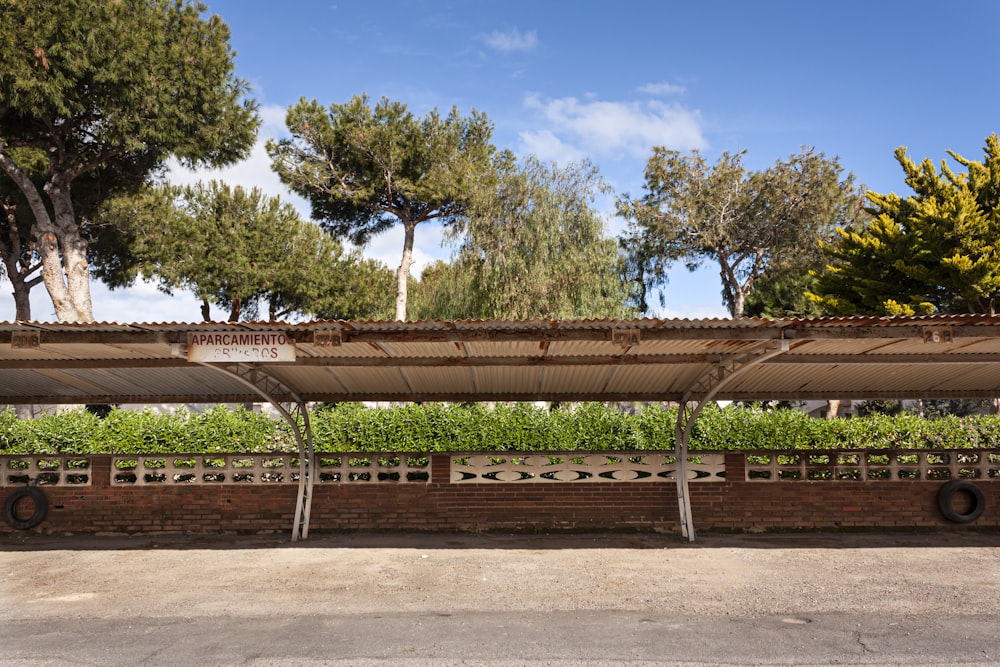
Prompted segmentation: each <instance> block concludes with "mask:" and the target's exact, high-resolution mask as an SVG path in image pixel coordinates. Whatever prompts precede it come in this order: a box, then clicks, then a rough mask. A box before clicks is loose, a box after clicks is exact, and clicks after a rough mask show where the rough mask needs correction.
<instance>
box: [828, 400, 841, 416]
mask: <svg viewBox="0 0 1000 667" xmlns="http://www.w3.org/2000/svg"><path fill="white" fill-rule="evenodd" d="M839 416H840V399H839V398H831V399H829V400H828V401H827V402H826V418H827V419H836V418H837V417H839Z"/></svg>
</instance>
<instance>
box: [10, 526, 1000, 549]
mask: <svg viewBox="0 0 1000 667" xmlns="http://www.w3.org/2000/svg"><path fill="white" fill-rule="evenodd" d="M921 547H924V548H948V547H955V548H959V547H1000V531H997V530H988V531H987V530H984V531H976V530H963V531H919V532H914V531H889V532H886V531H879V532H796V533H761V534H711V533H706V534H702V535H698V539H697V541H696V542H694V543H689V542H686V541H684V540H683V539H682V538H681V537H680V536H679V535H664V534H658V533H614V532H605V533H545V534H511V533H424V532H345V533H313V534H311V535H310V536H309V538H308V539H306V540H300V541H298V542H292V541H291V539H290V537H289V535H288V534H287V533H282V534H272V535H139V536H93V535H40V534H38V533H32V532H25V533H4V534H3V535H0V551H101V550H108V551H119V550H142V549H175V550H176V549H213V550H220V551H224V550H229V549H522V550H552V549H725V548H732V549H796V548H802V549H817V548H819V549H882V548H921Z"/></svg>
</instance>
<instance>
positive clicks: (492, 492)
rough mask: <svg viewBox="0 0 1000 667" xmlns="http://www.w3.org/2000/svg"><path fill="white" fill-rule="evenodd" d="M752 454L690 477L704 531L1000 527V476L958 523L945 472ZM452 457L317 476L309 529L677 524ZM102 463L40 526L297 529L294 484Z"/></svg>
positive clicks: (610, 485)
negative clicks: (979, 510)
mask: <svg viewBox="0 0 1000 667" xmlns="http://www.w3.org/2000/svg"><path fill="white" fill-rule="evenodd" d="M743 461H744V458H743V455H742V454H727V456H726V471H727V480H729V481H726V482H712V483H692V484H691V485H690V488H691V503H692V512H693V516H694V526H695V529H696V530H697V531H699V532H713V531H726V532H731V531H737V532H740V531H752V532H757V531H769V530H802V529H878V528H882V529H884V528H890V529H904V528H925V529H927V528H962V529H982V528H998V527H1000V480H995V479H994V480H987V481H982V482H980V483H979V484H978V486H979V488H981V489H982V491H983V492H984V494H985V497H986V510H985V512H984V513H983V515H982V516H981V517H980V518H979V519H978V520H977V521H975V522H973V523H970V524H965V525H959V524H954V523H951V522H949V521H948V520H946V519H945V518H944V517H943V516H942V515H941V513H940V511H939V509H938V505H937V497H938V491H939V489H940V488H941V486H942V484H943V482H937V481H884V482H883V481H873V482H853V481H781V482H746V481H743V480H744V472H743ZM449 465H450V459H449V456H448V455H447V454H435V455H433V456H432V461H431V469H432V479H433V480H436V481H432V483H430V484H323V485H317V486H316V487H315V492H314V495H313V505H312V514H311V522H310V530H311V531H313V532H330V531H345V530H418V531H520V532H533V531H542V530H544V531H552V530H576V531H583V530H632V531H659V532H668V533H679V523H678V520H677V494H676V486H675V485H674V483H673V482H664V481H659V482H629V483H616V482H607V483H604V482H597V483H586V484H574V483H558V482H554V483H551V484H550V483H530V484H518V483H512V484H505V483H488V484H487V483H482V484H452V483H449V482H448V481H447V480H448V479H449V474H448V470H449ZM92 466H93V467H92V482H91V485H89V486H76V487H70V486H66V487H63V486H49V487H43V488H44V490H45V493H46V495H47V496H48V499H49V512H48V515H47V517H46V519H45V521H44V522H43V523H42V524H41V525H40V526H38V527H37V528H35V529H34V530H35V531H38V532H42V533H51V534H61V533H85V534H138V533H148V534H158V533H274V532H279V533H283V532H288V533H291V527H292V521H293V514H294V509H295V500H296V493H297V487H296V485H294V484H273V485H261V484H258V485H211V484H191V485H176V486H111V485H110V484H109V479H110V467H111V459H110V457H101V456H95V457H93V464H92ZM442 480H443V481H442ZM0 530H2V531H4V532H7V533H11V532H14V531H13V530H12V529H11V528H10V527H9V526H7V524H6V523H3V524H2V525H0Z"/></svg>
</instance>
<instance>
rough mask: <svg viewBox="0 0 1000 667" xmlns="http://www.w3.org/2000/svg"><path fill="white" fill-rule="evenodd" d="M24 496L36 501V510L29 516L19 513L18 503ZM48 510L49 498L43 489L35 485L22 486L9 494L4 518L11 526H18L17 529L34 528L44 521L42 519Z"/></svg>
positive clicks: (5, 504) (4, 509)
mask: <svg viewBox="0 0 1000 667" xmlns="http://www.w3.org/2000/svg"><path fill="white" fill-rule="evenodd" d="M24 497H30V498H31V500H32V502H34V503H35V511H34V512H32V513H31V516H29V517H27V518H22V517H20V516H18V515H17V503H18V501H19V500H21V498H24ZM48 511H49V499H48V498H46V497H45V494H44V493H42V490H41V489H38V488H36V487H34V486H22V487H21V488H19V489H17V490H16V491H14V493H12V494H10V495H9V496H7V500H6V501H5V502H4V504H3V518H4V520H5V521H6V522H7V523H8V524H10V527H11V528H16V529H17V530H28V529H29V528H34V527H35V526H37V525H38V524H40V523H41V522H42V519H44V518H45V513H46V512H48Z"/></svg>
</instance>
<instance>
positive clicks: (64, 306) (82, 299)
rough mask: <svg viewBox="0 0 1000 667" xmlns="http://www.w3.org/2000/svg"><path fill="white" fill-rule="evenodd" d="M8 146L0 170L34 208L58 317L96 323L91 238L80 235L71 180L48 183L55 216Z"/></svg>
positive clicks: (0, 153) (39, 246)
mask: <svg viewBox="0 0 1000 667" xmlns="http://www.w3.org/2000/svg"><path fill="white" fill-rule="evenodd" d="M4 148H5V146H4V145H3V144H2V142H0V169H2V170H3V171H4V173H6V174H7V175H8V176H9V177H10V178H11V179H12V180H13V181H14V182H15V183H16V184H17V187H18V189H19V190H20V191H21V193H22V194H23V195H24V197H25V199H27V201H28V206H29V207H30V208H31V214H32V217H33V218H34V224H33V225H32V228H31V233H32V236H34V238H35V241H36V250H37V251H38V255H39V257H40V258H41V262H42V282H44V283H45V289H46V290H48V292H49V297H50V298H51V299H52V305H53V307H54V308H55V312H56V318H57V319H58V320H59V321H60V322H92V321H93V319H94V318H93V307H92V305H91V299H90V269H89V267H88V266H87V241H86V240H85V239H84V238H83V236H82V235H81V234H80V227H79V225H78V224H77V221H76V216H75V214H74V212H73V202H72V199H71V198H70V191H69V185H68V183H67V184H65V185H60V184H58V183H55V182H54V181H50V182H49V183H47V184H46V186H45V193H46V194H47V195H48V196H49V201H51V202H52V210H53V213H54V219H53V216H50V215H49V212H48V209H46V207H45V202H44V200H43V198H42V193H41V192H39V191H38V188H37V187H35V184H34V183H33V182H32V180H31V178H30V177H29V176H28V173H27V172H26V171H24V170H23V169H21V168H20V167H18V166H17V165H16V164H15V163H14V161H13V160H12V159H11V158H10V156H9V155H8V154H7V153H6V152H5V151H4Z"/></svg>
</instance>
